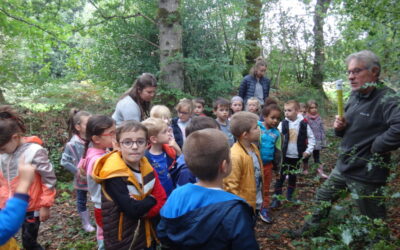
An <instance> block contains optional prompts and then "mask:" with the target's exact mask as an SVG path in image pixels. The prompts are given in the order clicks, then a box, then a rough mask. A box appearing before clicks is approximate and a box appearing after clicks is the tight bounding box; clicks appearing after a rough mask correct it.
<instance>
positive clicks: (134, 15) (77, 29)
mask: <svg viewBox="0 0 400 250" xmlns="http://www.w3.org/2000/svg"><path fill="white" fill-rule="evenodd" d="M100 15H101V16H102V18H103V19H104V20H102V21H100V22H97V23H92V24H88V25H84V26H81V27H79V28H76V29H73V30H72V31H73V32H78V31H81V30H83V29H84V28H86V27H93V26H97V25H100V24H103V23H106V22H108V21H109V20H111V19H114V18H121V19H129V18H133V17H138V16H142V14H141V13H139V12H138V13H136V14H133V15H128V16H118V15H114V16H103V15H102V14H100Z"/></svg>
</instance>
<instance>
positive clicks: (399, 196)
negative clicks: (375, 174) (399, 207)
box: [391, 192, 400, 199]
mask: <svg viewBox="0 0 400 250" xmlns="http://www.w3.org/2000/svg"><path fill="white" fill-rule="evenodd" d="M391 198H394V199H396V198H400V192H397V193H394V194H392V197H391Z"/></svg>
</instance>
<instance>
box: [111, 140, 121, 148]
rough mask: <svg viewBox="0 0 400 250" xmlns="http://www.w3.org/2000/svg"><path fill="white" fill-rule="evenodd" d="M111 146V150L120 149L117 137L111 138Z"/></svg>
mask: <svg viewBox="0 0 400 250" xmlns="http://www.w3.org/2000/svg"><path fill="white" fill-rule="evenodd" d="M112 147H113V150H120V148H121V146H120V145H119V143H118V142H117V139H113V140H112Z"/></svg>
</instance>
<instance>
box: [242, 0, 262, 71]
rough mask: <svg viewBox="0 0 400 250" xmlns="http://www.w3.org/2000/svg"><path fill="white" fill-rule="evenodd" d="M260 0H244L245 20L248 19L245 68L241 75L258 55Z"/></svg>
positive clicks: (259, 50)
mask: <svg viewBox="0 0 400 250" xmlns="http://www.w3.org/2000/svg"><path fill="white" fill-rule="evenodd" d="M261 9H262V3H261V0H246V10H247V15H246V20H248V22H247V25H246V30H245V40H246V41H247V43H248V45H247V48H246V50H245V53H246V55H245V57H246V68H245V69H244V72H243V75H247V74H248V72H249V69H250V68H251V67H252V66H253V65H254V60H255V59H256V58H257V57H258V56H260V54H261V48H260V47H259V46H258V44H259V43H260V42H261V33H260V22H261Z"/></svg>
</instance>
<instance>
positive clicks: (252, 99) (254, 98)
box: [246, 96, 261, 112]
mask: <svg viewBox="0 0 400 250" xmlns="http://www.w3.org/2000/svg"><path fill="white" fill-rule="evenodd" d="M250 101H254V102H256V103H257V112H260V109H261V105H260V101H258V98H257V97H254V96H253V97H250V98H249V99H248V100H247V103H246V110H247V109H248V108H247V107H248V105H249V102H250Z"/></svg>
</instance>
